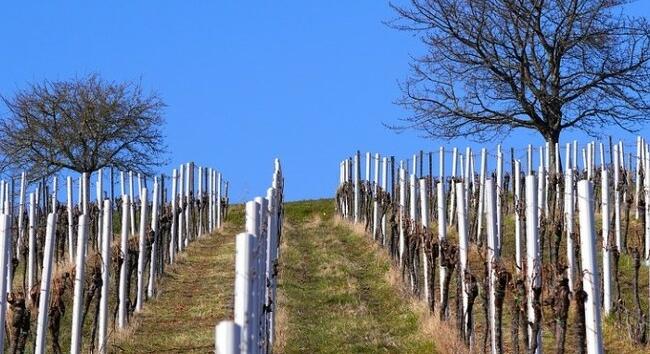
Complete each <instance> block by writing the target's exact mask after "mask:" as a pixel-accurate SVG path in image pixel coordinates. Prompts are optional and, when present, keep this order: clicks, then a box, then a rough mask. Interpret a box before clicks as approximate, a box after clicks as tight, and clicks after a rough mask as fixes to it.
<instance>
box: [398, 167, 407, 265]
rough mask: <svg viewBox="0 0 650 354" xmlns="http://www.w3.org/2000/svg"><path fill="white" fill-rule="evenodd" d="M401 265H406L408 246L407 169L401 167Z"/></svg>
mask: <svg viewBox="0 0 650 354" xmlns="http://www.w3.org/2000/svg"><path fill="white" fill-rule="evenodd" d="M399 215H400V219H399V265H400V268H401V267H403V266H404V249H405V248H406V239H405V238H406V236H405V234H404V233H405V230H404V228H405V224H406V222H405V220H404V219H405V218H406V171H404V167H400V169H399Z"/></svg>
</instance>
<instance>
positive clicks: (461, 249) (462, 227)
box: [456, 182, 472, 342]
mask: <svg viewBox="0 0 650 354" xmlns="http://www.w3.org/2000/svg"><path fill="white" fill-rule="evenodd" d="M463 184H464V182H460V183H456V199H457V200H458V208H457V209H458V254H459V260H460V270H459V273H458V276H459V277H460V281H461V289H463V291H462V294H463V295H462V296H463V302H462V304H463V321H464V323H463V326H464V328H465V333H468V334H469V333H472V331H471V330H470V329H471V328H470V327H469V326H470V322H469V316H468V315H469V314H468V313H467V307H468V306H469V296H468V294H467V291H465V289H466V286H467V284H466V283H465V270H467V266H468V264H467V252H468V249H469V240H468V235H467V216H466V215H467V214H466V210H467V209H466V207H465V205H464V204H465V199H464V198H462V196H463V195H464V194H465V187H464V186H463ZM470 342H471V340H470Z"/></svg>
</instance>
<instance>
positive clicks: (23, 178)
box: [16, 172, 27, 259]
mask: <svg viewBox="0 0 650 354" xmlns="http://www.w3.org/2000/svg"><path fill="white" fill-rule="evenodd" d="M26 187H27V175H26V174H25V172H22V173H21V174H20V196H19V198H20V199H19V204H18V242H17V247H16V258H18V259H20V256H21V255H22V250H23V249H22V247H23V242H24V241H23V239H24V238H25V226H24V223H25V217H24V214H25V188H26Z"/></svg>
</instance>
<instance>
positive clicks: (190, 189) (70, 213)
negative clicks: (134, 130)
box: [0, 163, 229, 353]
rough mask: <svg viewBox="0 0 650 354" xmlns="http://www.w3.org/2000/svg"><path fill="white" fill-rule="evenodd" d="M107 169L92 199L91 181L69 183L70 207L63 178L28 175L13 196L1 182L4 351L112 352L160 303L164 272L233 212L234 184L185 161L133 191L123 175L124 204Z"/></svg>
mask: <svg viewBox="0 0 650 354" xmlns="http://www.w3.org/2000/svg"><path fill="white" fill-rule="evenodd" d="M196 171H198V178H197V176H196ZM106 172H107V171H106V170H99V171H97V172H96V173H94V174H93V175H94V177H95V178H94V180H95V183H94V185H95V187H96V188H95V191H96V198H93V199H95V200H94V201H92V202H91V201H90V199H91V194H92V193H91V188H90V185H91V178H92V176H90V175H88V174H83V175H81V176H79V178H78V179H76V180H73V177H72V176H67V178H66V179H65V181H66V189H65V192H64V193H63V194H64V195H66V196H67V198H66V199H65V200H64V202H60V201H59V194H60V191H59V190H58V185H57V182H58V180H57V177H53V178H52V179H50V180H49V181H48V180H40V181H29V180H28V178H27V176H26V174H25V173H22V174H21V176H20V178H19V179H18V180H19V182H20V187H19V190H18V193H17V194H16V193H15V190H14V180H13V179H12V180H9V181H7V182H5V181H3V182H2V185H1V186H0V187H1V188H0V190H1V191H2V195H1V196H0V199H1V200H2V201H3V206H4V208H3V214H2V215H3V217H2V219H1V226H0V230H1V235H0V236H1V238H2V240H3V243H2V251H0V263H1V264H2V265H3V267H2V274H0V290H1V291H0V293H1V294H2V296H1V297H0V301H1V305H2V309H1V311H0V314H1V315H2V316H3V317H2V318H0V321H1V322H2V323H4V324H5V330H3V331H0V348H4V350H5V351H8V352H9V353H24V352H33V353H46V352H47V353H62V352H68V351H69V352H70V353H80V352H97V353H106V352H109V343H110V342H111V341H112V338H113V337H114V335H115V334H116V333H117V332H119V331H122V330H125V329H126V328H127V327H128V326H129V323H130V322H131V321H132V319H133V318H134V316H136V315H137V313H139V312H141V311H142V310H143V308H144V307H145V306H146V303H147V302H148V301H149V300H151V299H153V298H155V297H156V295H157V293H158V290H159V289H158V284H159V278H160V277H162V276H163V275H164V274H165V272H166V268H167V267H169V266H172V265H173V264H174V263H175V261H176V259H177V258H178V257H179V255H181V254H182V253H183V252H184V250H185V249H186V248H187V247H188V246H189V245H191V244H192V243H193V242H194V241H195V240H197V239H200V238H202V237H205V235H207V234H208V233H212V232H215V231H216V230H218V229H219V228H220V227H221V225H222V220H223V219H224V218H225V217H226V216H227V214H228V208H229V206H228V204H229V203H228V183H227V182H224V181H222V176H221V174H220V173H218V172H217V171H216V170H214V169H211V168H204V167H196V166H195V165H194V164H193V163H187V164H183V165H181V166H180V168H179V169H178V170H176V169H174V170H173V173H172V176H171V177H170V176H165V175H159V176H155V177H153V178H151V179H150V180H149V181H148V180H147V178H146V177H144V176H141V175H138V176H137V189H136V186H135V185H134V174H133V173H132V172H128V173H127V174H125V173H124V172H121V173H120V197H119V198H115V197H114V195H115V194H114V183H113V182H114V181H113V176H114V174H113V171H112V169H111V170H110V175H109V176H110V177H109V181H108V182H106V181H105V180H104V178H105V175H106ZM127 176H128V177H127ZM127 178H128V184H127ZM75 182H76V184H77V187H78V188H75V186H74V184H75ZM151 182H152V183H153V184H152V186H151V187H150V188H148V186H147V183H151ZM170 183H171V190H168V187H169V184H170ZM197 183H198V189H195V187H196V184H197ZM222 187H224V189H223V191H222ZM135 190H137V193H136V194H134V191H135ZM75 191H77V193H74V192H75ZM61 192H63V191H61ZM26 197H28V198H26ZM27 201H28V202H27ZM4 316H6V317H4Z"/></svg>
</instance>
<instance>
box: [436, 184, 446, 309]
mask: <svg viewBox="0 0 650 354" xmlns="http://www.w3.org/2000/svg"><path fill="white" fill-rule="evenodd" d="M437 187H438V240H439V241H442V240H445V239H446V238H447V222H446V220H445V203H446V200H445V185H444V183H442V182H440V183H438V186H437ZM438 260H439V268H440V272H439V273H440V277H439V278H440V301H441V302H442V299H444V297H445V287H444V282H445V276H446V274H447V270H446V268H445V267H444V266H443V265H442V257H438ZM445 316H446V314H445Z"/></svg>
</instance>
